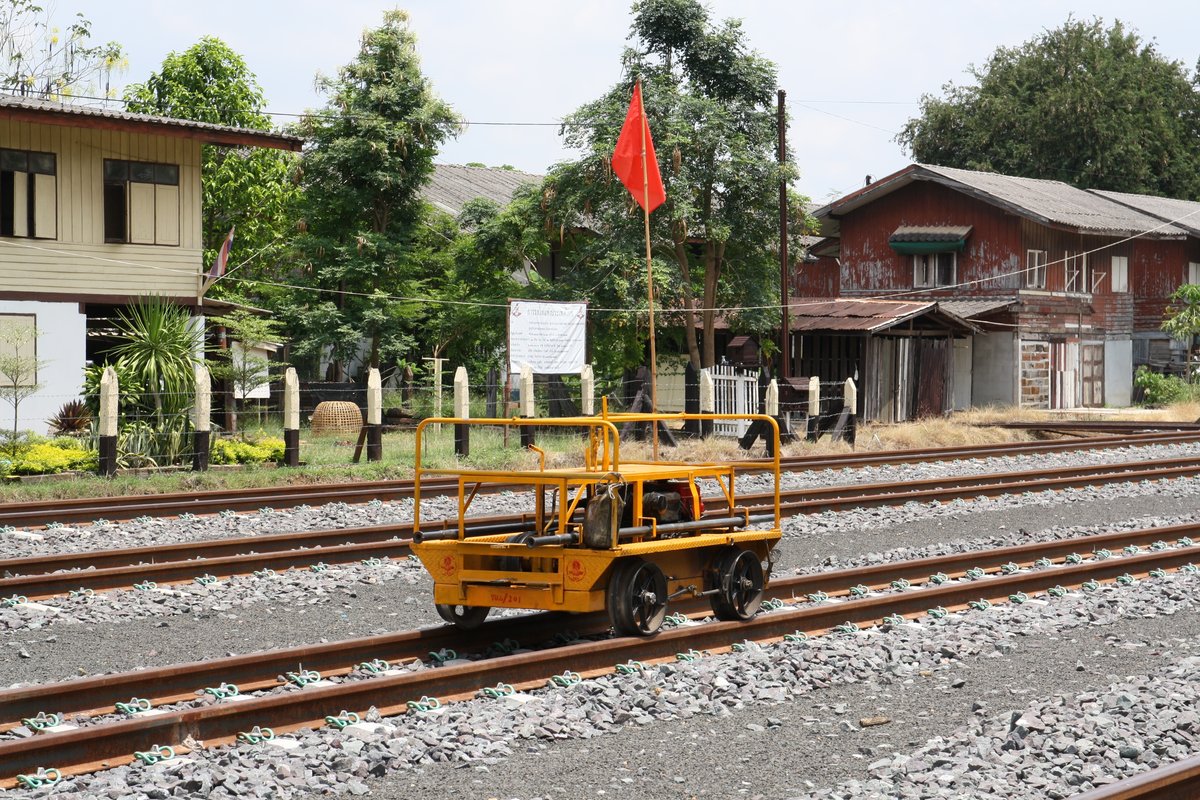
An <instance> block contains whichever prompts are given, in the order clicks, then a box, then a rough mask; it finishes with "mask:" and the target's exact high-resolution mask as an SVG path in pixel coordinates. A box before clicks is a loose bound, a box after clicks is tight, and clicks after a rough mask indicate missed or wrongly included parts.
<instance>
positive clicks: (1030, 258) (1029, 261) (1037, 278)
mask: <svg viewBox="0 0 1200 800" xmlns="http://www.w3.org/2000/svg"><path fill="white" fill-rule="evenodd" d="M1025 288H1026V289H1045V288H1046V251H1045V250H1026V251H1025Z"/></svg>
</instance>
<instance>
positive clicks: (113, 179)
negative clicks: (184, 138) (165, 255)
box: [104, 158, 179, 245]
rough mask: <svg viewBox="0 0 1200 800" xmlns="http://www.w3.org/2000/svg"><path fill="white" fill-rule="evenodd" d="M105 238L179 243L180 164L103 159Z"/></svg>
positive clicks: (134, 241) (131, 241)
mask: <svg viewBox="0 0 1200 800" xmlns="http://www.w3.org/2000/svg"><path fill="white" fill-rule="evenodd" d="M104 241H106V242H129V243H130V244H164V245H178V244H179V167H178V166H177V165H175V164H149V163H145V162H141V161H117V160H115V159H111V158H106V159H105V160H104Z"/></svg>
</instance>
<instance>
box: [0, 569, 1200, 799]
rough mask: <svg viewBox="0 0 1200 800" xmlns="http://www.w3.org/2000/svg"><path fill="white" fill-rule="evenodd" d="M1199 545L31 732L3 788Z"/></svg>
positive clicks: (1044, 583) (4, 762) (963, 597)
mask: <svg viewBox="0 0 1200 800" xmlns="http://www.w3.org/2000/svg"><path fill="white" fill-rule="evenodd" d="M1194 557H1195V552H1194V551H1193V550H1192V548H1177V549H1171V550H1164V551H1157V552H1150V553H1144V554H1139V555H1130V556H1125V557H1123V558H1119V559H1109V560H1089V561H1085V562H1083V563H1082V564H1078V565H1068V566H1061V567H1057V568H1053V569H1046V570H1038V571H1022V572H1016V573H1011V574H1001V575H992V576H988V577H984V578H981V579H979V580H975V581H956V582H952V583H946V584H942V585H939V586H933V587H929V588H921V589H913V590H910V591H904V592H895V593H887V594H878V595H874V596H867V597H863V598H860V599H853V600H846V601H844V602H838V603H830V604H820V605H813V606H805V607H802V608H792V609H784V610H780V611H776V612H773V613H769V614H759V615H758V616H756V617H754V618H753V619H751V620H749V621H746V622H712V623H708V624H705V625H698V626H690V627H678V628H674V629H671V630H667V631H663V632H661V633H659V634H658V635H657V636H654V637H652V638H649V639H640V638H617V639H608V640H600V641H586V642H582V643H579V644H572V645H564V646H562V647H556V648H552V649H549V650H542V651H535V652H530V653H523V654H514V655H508V656H500V657H497V658H493V659H487V660H484V661H478V662H470V663H466V664H458V665H450V666H443V667H440V668H437V669H425V670H419V671H416V672H405V673H403V674H400V675H392V676H379V677H373V678H369V679H365V680H360V681H349V682H345V683H341V684H335V685H332V686H328V687H309V688H306V689H303V690H299V691H296V692H287V693H276V694H270V695H267V696H263V697H256V698H252V699H247V700H245V701H242V702H236V703H217V704H213V705H207V706H202V707H192V708H184V709H179V710H172V711H165V712H164V713H162V714H158V715H154V716H148V717H141V718H135V719H130V720H124V721H119V722H113V723H106V724H101V725H93V726H85V727H82V728H79V729H77V730H72V731H65V732H60V733H45V734H41V735H38V736H33V737H29V738H26V739H18V740H14V741H5V742H0V785H5V784H11V783H12V781H13V780H14V779H15V778H16V776H17V775H18V774H21V773H32V772H34V770H36V769H37V768H38V767H54V768H56V769H60V770H63V771H64V772H75V771H87V770H90V769H96V768H101V767H107V766H113V765H115V764H118V763H125V762H127V761H129V760H130V754H131V753H133V752H135V751H147V750H150V749H152V748H153V747H155V746H156V745H162V744H167V745H179V744H181V743H183V742H184V741H185V740H187V739H188V738H189V737H190V738H191V739H192V740H194V741H196V742H200V743H203V744H205V745H213V744H222V743H226V742H230V741H233V740H234V739H235V738H236V736H237V734H238V733H239V732H240V731H246V730H250V729H251V728H253V727H254V726H255V725H264V726H269V727H271V728H273V729H275V730H276V731H280V732H282V731H288V730H294V729H296V728H299V727H303V726H309V725H313V724H319V723H320V722H321V721H322V720H324V719H325V717H326V716H330V715H333V716H336V715H338V714H340V713H341V712H342V711H343V710H350V711H355V712H365V711H366V710H367V709H369V708H372V707H374V708H376V709H378V710H379V712H380V713H381V714H384V715H394V714H397V713H399V712H402V711H405V710H406V708H407V702H408V700H410V699H416V698H419V697H423V696H426V695H429V696H434V697H441V698H447V699H450V698H462V697H468V696H471V695H472V694H474V693H475V692H477V691H478V690H479V689H480V688H481V687H484V686H487V685H489V683H490V682H491V681H493V680H495V678H496V676H502V677H503V678H504V680H505V681H506V682H507V683H509V684H511V685H513V686H516V687H519V688H529V687H534V686H537V685H539V684H541V683H544V682H545V681H546V680H547V679H549V678H550V677H551V676H553V675H556V674H559V673H561V672H564V671H566V670H571V671H574V672H577V673H583V674H589V675H600V674H606V673H609V672H611V671H612V670H613V668H614V665H615V664H618V663H625V662H627V661H630V660H638V661H643V662H645V661H649V660H655V659H667V658H670V657H672V656H673V655H674V654H675V653H678V652H680V651H683V650H688V649H697V650H718V649H722V648H728V647H730V646H731V645H732V644H733V643H735V642H738V641H744V640H749V639H754V640H757V641H770V640H775V639H778V638H780V637H782V636H784V635H785V634H787V633H790V632H792V631H796V630H802V631H805V632H807V633H823V632H827V631H829V630H831V629H832V628H833V627H834V626H836V625H838V624H842V623H846V622H850V623H855V624H864V623H865V624H876V623H878V622H879V621H880V620H881V619H883V618H884V617H887V616H891V615H901V616H908V615H920V614H923V613H924V612H925V611H926V610H927V609H929V608H931V607H937V606H942V607H956V606H961V605H962V604H964V603H967V602H969V601H973V600H977V599H985V600H989V601H991V600H1003V599H1005V598H1007V597H1009V596H1010V595H1013V594H1015V593H1017V592H1023V593H1027V594H1028V593H1034V592H1039V591H1043V590H1046V589H1049V588H1051V587H1053V586H1055V585H1062V586H1076V585H1080V584H1082V583H1084V582H1086V581H1100V580H1107V579H1114V578H1117V577H1118V576H1121V575H1124V574H1127V573H1129V574H1145V573H1148V572H1149V571H1150V570H1153V569H1171V568H1178V567H1181V566H1184V565H1185V564H1189V563H1191V559H1192V558H1194Z"/></svg>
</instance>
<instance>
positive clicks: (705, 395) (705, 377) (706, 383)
mask: <svg viewBox="0 0 1200 800" xmlns="http://www.w3.org/2000/svg"><path fill="white" fill-rule="evenodd" d="M716 408H717V392H716V386H715V385H714V384H713V376H712V370H710V369H708V368H705V369H702V370H700V413H701V414H713V413H715V412H716ZM712 435H713V421H712V420H711V419H702V420H700V436H701V437H702V438H704V439H707V438H708V437H709V436H712Z"/></svg>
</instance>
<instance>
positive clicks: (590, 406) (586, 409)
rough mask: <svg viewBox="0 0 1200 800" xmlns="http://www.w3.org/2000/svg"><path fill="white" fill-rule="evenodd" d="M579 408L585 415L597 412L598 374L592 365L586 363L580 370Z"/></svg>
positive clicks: (588, 415)
mask: <svg viewBox="0 0 1200 800" xmlns="http://www.w3.org/2000/svg"><path fill="white" fill-rule="evenodd" d="M579 395H580V397H579V409H580V412H581V413H582V414H583V416H585V417H590V416H592V414H595V413H596V376H595V375H594V374H593V373H592V365H591V364H584V365H583V369H581V370H580V371H579Z"/></svg>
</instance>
